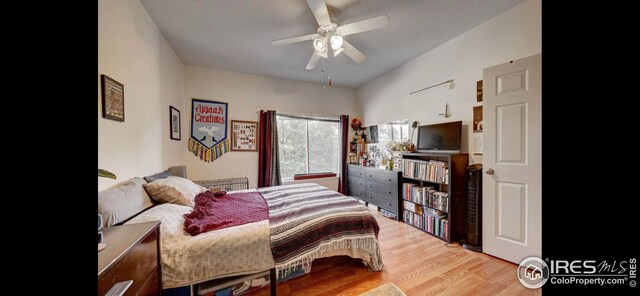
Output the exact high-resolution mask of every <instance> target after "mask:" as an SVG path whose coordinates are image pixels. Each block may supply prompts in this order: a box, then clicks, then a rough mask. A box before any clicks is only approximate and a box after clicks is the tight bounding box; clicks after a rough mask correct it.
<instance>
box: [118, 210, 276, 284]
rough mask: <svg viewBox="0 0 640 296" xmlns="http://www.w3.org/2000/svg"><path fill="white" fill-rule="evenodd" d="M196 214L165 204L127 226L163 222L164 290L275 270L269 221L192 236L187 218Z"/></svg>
mask: <svg viewBox="0 0 640 296" xmlns="http://www.w3.org/2000/svg"><path fill="white" fill-rule="evenodd" d="M192 210H193V208H192V207H188V206H181V205H175V204H161V205H158V206H155V207H153V208H151V209H149V210H147V211H145V212H143V213H142V214H140V215H138V216H137V217H135V218H133V219H131V220H130V221H128V222H127V223H126V224H131V223H141V222H147V221H153V220H159V221H161V224H160V261H161V264H162V288H163V289H167V288H175V287H181V286H186V285H191V284H197V283H200V282H203V281H207V280H211V279H216V278H222V277H229V276H235V275H241V274H249V273H255V272H259V271H263V270H267V269H271V268H274V264H275V263H274V261H273V255H272V254H271V245H270V237H269V235H270V232H269V220H268V219H266V220H263V221H259V222H254V223H249V224H244V225H238V226H233V227H229V228H225V229H220V230H216V231H210V232H206V233H202V234H199V235H196V236H191V235H190V234H189V233H187V232H185V231H184V229H183V227H184V226H183V225H184V218H183V215H184V214H187V213H190V212H191V211H192Z"/></svg>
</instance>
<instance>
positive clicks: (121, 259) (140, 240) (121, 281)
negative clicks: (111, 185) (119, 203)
mask: <svg viewBox="0 0 640 296" xmlns="http://www.w3.org/2000/svg"><path fill="white" fill-rule="evenodd" d="M101 231H102V233H103V234H104V239H103V242H105V243H106V244H107V248H106V249H104V250H102V251H100V252H98V296H103V295H107V294H108V293H110V292H109V290H111V289H112V288H113V290H112V291H111V293H113V292H115V291H116V290H119V291H123V290H125V288H126V290H125V292H124V294H120V293H117V294H115V295H160V291H161V290H162V287H161V283H162V278H161V276H162V273H161V270H160V252H159V250H160V222H159V221H152V222H145V223H137V224H128V225H121V226H112V227H107V228H103V229H102V230H101ZM129 281H132V282H129ZM127 286H128V287H127ZM110 295H111V294H110Z"/></svg>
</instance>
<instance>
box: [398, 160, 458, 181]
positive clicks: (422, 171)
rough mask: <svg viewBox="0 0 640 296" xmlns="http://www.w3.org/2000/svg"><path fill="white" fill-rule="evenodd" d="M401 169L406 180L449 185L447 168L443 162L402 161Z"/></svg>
mask: <svg viewBox="0 0 640 296" xmlns="http://www.w3.org/2000/svg"><path fill="white" fill-rule="evenodd" d="M402 167H403V170H402V174H403V175H404V176H405V177H407V178H411V179H419V180H425V181H430V182H436V183H442V184H448V183H449V168H447V163H446V162H444V161H439V160H429V161H422V160H412V159H404V161H403V164H402Z"/></svg>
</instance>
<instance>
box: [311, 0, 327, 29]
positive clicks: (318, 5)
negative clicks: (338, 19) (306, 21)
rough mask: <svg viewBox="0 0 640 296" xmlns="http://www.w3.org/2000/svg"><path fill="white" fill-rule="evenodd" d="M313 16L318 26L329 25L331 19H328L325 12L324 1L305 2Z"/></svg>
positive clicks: (312, 0)
mask: <svg viewBox="0 0 640 296" xmlns="http://www.w3.org/2000/svg"><path fill="white" fill-rule="evenodd" d="M307 4H309V8H311V12H313V16H315V17H316V21H318V24H319V25H320V26H329V25H331V19H330V18H329V11H328V10H327V4H326V3H324V0H307Z"/></svg>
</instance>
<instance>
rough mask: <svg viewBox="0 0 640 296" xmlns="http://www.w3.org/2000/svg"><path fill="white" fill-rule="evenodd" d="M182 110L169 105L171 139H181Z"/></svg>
mask: <svg viewBox="0 0 640 296" xmlns="http://www.w3.org/2000/svg"><path fill="white" fill-rule="evenodd" d="M180 131H181V128H180V111H179V110H178V109H176V108H173V106H169V136H170V137H171V140H178V141H179V140H180Z"/></svg>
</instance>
